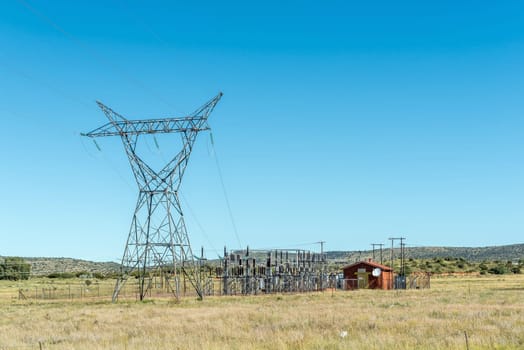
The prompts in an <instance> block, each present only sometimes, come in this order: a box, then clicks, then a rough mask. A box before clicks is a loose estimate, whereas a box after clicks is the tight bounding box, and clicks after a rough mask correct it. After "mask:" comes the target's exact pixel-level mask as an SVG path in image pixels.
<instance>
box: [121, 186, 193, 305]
mask: <svg viewBox="0 0 524 350" xmlns="http://www.w3.org/2000/svg"><path fill="white" fill-rule="evenodd" d="M181 274H184V275H185V276H186V277H187V279H188V280H189V281H190V283H191V284H192V286H193V287H194V288H195V290H196V292H197V295H198V297H199V298H202V297H203V293H202V288H201V282H200V279H199V274H198V266H197V264H196V261H195V259H194V256H193V253H192V250H191V246H190V245H189V238H188V235H187V231H186V227H185V222H184V217H183V214H182V210H181V207H180V202H179V200H178V194H177V193H176V192H172V191H170V190H169V189H165V190H162V191H158V190H155V191H140V194H139V197H138V201H137V206H136V209H135V214H134V216H133V220H132V222H131V228H130V230H129V236H128V239H127V244H126V248H125V251H124V255H123V257H122V266H121V274H120V277H119V279H118V280H117V282H116V285H115V289H114V292H113V302H115V301H116V300H117V299H118V295H119V293H120V290H121V288H122V287H123V286H124V284H125V283H126V281H127V279H128V278H129V276H133V275H135V276H136V277H137V279H138V295H139V298H140V300H143V299H144V298H145V297H146V294H147V292H148V291H149V290H150V289H151V288H152V287H153V286H152V285H151V278H152V277H158V278H161V279H163V280H164V281H165V282H166V288H167V290H168V291H169V292H170V293H172V294H173V295H174V296H175V298H177V299H178V298H179V297H180V281H179V277H180V275H181Z"/></svg>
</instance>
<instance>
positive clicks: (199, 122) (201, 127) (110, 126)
mask: <svg viewBox="0 0 524 350" xmlns="http://www.w3.org/2000/svg"><path fill="white" fill-rule="evenodd" d="M221 97H222V93H221V92H220V93H219V94H218V95H216V96H215V97H214V98H212V99H211V100H210V101H208V102H207V103H205V104H204V105H203V106H201V107H200V108H198V109H197V110H196V111H194V112H193V113H191V114H190V115H188V116H186V117H181V118H157V119H139V120H128V119H126V118H124V117H122V116H121V115H119V114H118V113H116V112H114V111H113V110H112V109H111V108H109V107H107V106H105V105H104V104H102V103H101V102H97V103H98V105H99V106H100V108H101V109H102V110H103V111H104V113H105V114H106V116H107V117H108V119H109V123H107V124H104V125H102V126H101V127H99V128H97V129H95V130H93V131H90V132H88V133H83V134H81V135H82V136H87V137H93V138H94V137H103V136H122V137H124V136H135V135H136V136H138V135H141V134H158V133H174V132H179V133H187V132H197V133H198V132H199V131H205V130H209V129H210V128H209V125H208V124H207V118H208V117H209V114H211V112H212V111H213V109H214V108H215V105H216V104H217V103H218V101H219V100H220V98H221Z"/></svg>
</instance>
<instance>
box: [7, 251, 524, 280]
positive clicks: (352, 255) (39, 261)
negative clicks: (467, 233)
mask: <svg viewBox="0 0 524 350" xmlns="http://www.w3.org/2000/svg"><path fill="white" fill-rule="evenodd" d="M393 253H394V257H395V258H396V259H397V258H399V256H400V249H394V250H393ZM382 255H383V261H384V262H386V261H388V260H389V259H390V256H391V249H383V251H382ZM326 256H327V259H328V260H329V262H331V263H335V264H337V265H343V264H346V263H352V262H355V261H359V260H364V259H368V258H371V257H372V256H373V252H372V251H371V250H363V251H329V252H326ZM405 257H406V259H410V258H412V259H433V258H455V259H458V258H463V259H465V260H467V261H469V262H477V263H478V262H482V261H496V260H498V261H502V262H506V261H508V260H511V261H518V260H520V259H524V244H512V245H504V246H492V247H478V248H469V247H409V248H406V252H405ZM261 258H262V256H261ZM0 259H1V257H0ZM24 259H25V260H26V261H27V262H28V263H30V264H31V275H32V276H47V275H49V274H51V273H77V272H88V273H100V274H104V275H111V274H114V273H118V272H119V269H120V265H119V264H117V263H115V262H93V261H87V260H80V259H73V258H44V257H39V258H27V257H26V258H24ZM375 260H377V261H378V260H380V252H379V251H378V250H377V249H376V250H375Z"/></svg>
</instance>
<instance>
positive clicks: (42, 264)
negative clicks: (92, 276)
mask: <svg viewBox="0 0 524 350" xmlns="http://www.w3.org/2000/svg"><path fill="white" fill-rule="evenodd" d="M24 259H25V260H26V261H27V262H28V263H30V264H31V275H32V276H47V275H49V274H50V273H76V272H88V273H95V272H96V273H101V274H104V275H108V274H113V273H116V272H119V271H120V264H117V263H114V262H94V261H87V260H80V259H72V258H24Z"/></svg>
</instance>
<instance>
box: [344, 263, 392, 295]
mask: <svg viewBox="0 0 524 350" xmlns="http://www.w3.org/2000/svg"><path fill="white" fill-rule="evenodd" d="M343 271H344V287H343V288H344V289H362V288H364V289H393V269H392V268H391V267H389V266H386V265H382V264H379V263H376V262H374V261H372V260H371V259H369V260H368V261H359V262H356V263H354V264H351V265H347V266H345V267H344V268H343Z"/></svg>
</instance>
